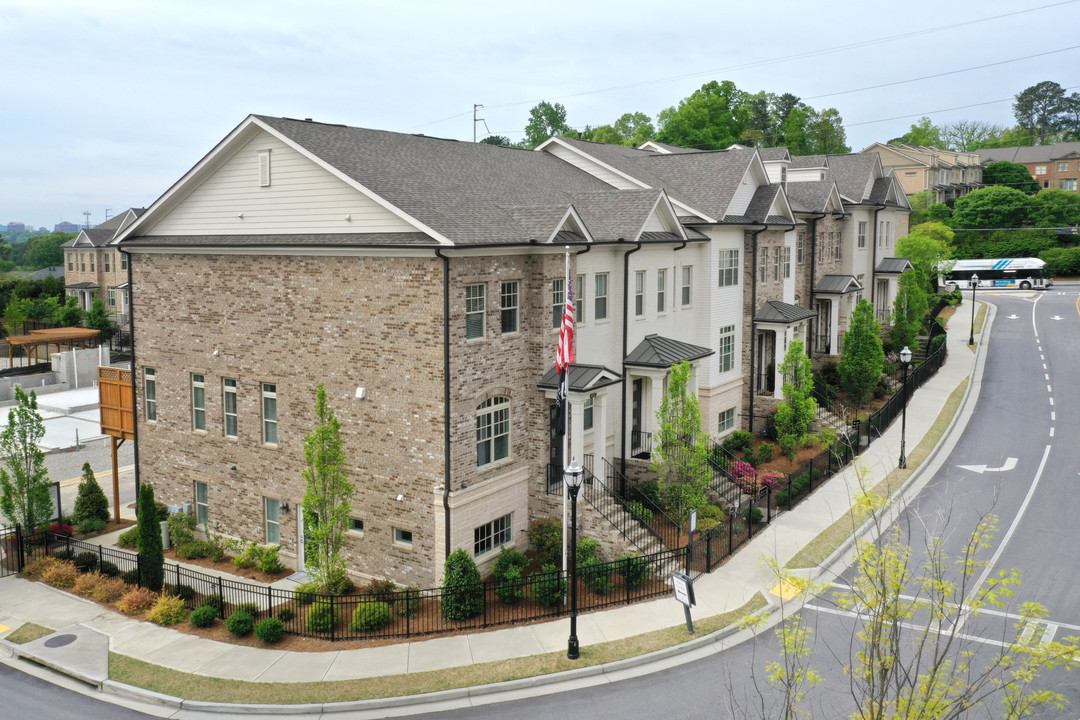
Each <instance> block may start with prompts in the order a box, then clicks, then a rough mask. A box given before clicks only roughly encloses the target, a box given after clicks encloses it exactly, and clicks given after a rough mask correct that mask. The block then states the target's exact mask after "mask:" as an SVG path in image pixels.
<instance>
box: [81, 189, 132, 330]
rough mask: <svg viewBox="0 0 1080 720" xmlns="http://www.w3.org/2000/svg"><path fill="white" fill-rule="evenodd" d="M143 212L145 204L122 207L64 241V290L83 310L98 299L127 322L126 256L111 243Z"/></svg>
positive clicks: (116, 317) (120, 322) (115, 317)
mask: <svg viewBox="0 0 1080 720" xmlns="http://www.w3.org/2000/svg"><path fill="white" fill-rule="evenodd" d="M143 212H145V209H144V208H131V209H129V210H125V211H124V212H122V213H119V214H117V215H114V216H113V217H111V218H109V219H108V220H106V221H105V222H103V223H101V224H100V225H98V226H97V227H94V228H89V229H84V230H80V231H79V234H78V235H76V236H75V237H74V238H72V239H71V240H68V241H67V242H66V243H64V245H63V250H64V291H65V292H66V293H67V294H68V295H69V296H71V297H75V298H78V299H79V307H81V308H82V309H83V310H89V309H90V307H91V305H92V304H93V302H94V300H101V301H102V302H103V303H105V309H106V310H108V311H109V313H110V314H111V315H112V316H113V321H114V322H116V323H117V324H118V325H121V326H124V325H127V323H128V307H129V305H130V303H129V297H130V296H129V293H128V273H127V270H128V268H127V257H126V256H125V255H124V254H123V253H121V252H118V250H117V248H116V247H114V246H112V245H111V244H110V243H112V241H113V240H115V239H117V238H118V237H119V236H120V233H122V232H123V231H124V230H125V229H126V228H127V227H128V226H129V225H131V223H133V222H135V220H136V219H137V218H138V217H139V215H141V214H142V213H143Z"/></svg>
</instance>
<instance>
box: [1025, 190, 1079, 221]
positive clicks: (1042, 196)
mask: <svg viewBox="0 0 1080 720" xmlns="http://www.w3.org/2000/svg"><path fill="white" fill-rule="evenodd" d="M1032 201H1033V202H1034V205H1035V206H1034V207H1033V208H1032V211H1031V220H1032V224H1034V225H1035V227H1043V228H1059V227H1070V226H1073V225H1077V224H1080V195H1077V194H1076V193H1074V192H1069V191H1068V190H1061V189H1059V188H1047V189H1046V190H1043V191H1042V192H1040V193H1039V194H1038V195H1036V196H1035V197H1034V198H1032Z"/></svg>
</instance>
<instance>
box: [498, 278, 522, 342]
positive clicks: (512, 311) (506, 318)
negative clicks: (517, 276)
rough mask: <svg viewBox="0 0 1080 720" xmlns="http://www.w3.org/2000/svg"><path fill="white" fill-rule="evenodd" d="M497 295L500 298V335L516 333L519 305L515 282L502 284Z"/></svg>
mask: <svg viewBox="0 0 1080 720" xmlns="http://www.w3.org/2000/svg"><path fill="white" fill-rule="evenodd" d="M499 294H500V296H501V297H502V311H501V317H502V333H503V335H507V334H509V333H516V332H517V331H518V307H519V303H520V299H519V296H518V283H517V280H512V281H510V282H504V283H503V284H502V288H501V291H500V293H499Z"/></svg>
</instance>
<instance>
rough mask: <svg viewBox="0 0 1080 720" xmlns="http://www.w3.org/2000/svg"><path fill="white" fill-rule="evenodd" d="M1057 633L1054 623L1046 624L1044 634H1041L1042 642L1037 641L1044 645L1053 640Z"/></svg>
mask: <svg viewBox="0 0 1080 720" xmlns="http://www.w3.org/2000/svg"><path fill="white" fill-rule="evenodd" d="M1057 631H1058V626H1057V625H1055V624H1054V623H1046V632H1044V633H1043V636H1042V640H1040V641H1039V642H1040V644H1042V645H1045V644H1047V643H1048V642H1050V641H1051V640H1053V639H1054V636H1055V635H1057Z"/></svg>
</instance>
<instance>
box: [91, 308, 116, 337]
mask: <svg viewBox="0 0 1080 720" xmlns="http://www.w3.org/2000/svg"><path fill="white" fill-rule="evenodd" d="M85 322H86V327H88V328H91V329H94V330H100V331H101V335H100V336H99V337H100V338H101V340H103V341H104V340H108V339H109V338H111V337H112V336H113V333H115V332H116V323H114V322H113V321H112V318H111V317H109V312H108V311H107V310H106V309H105V303H103V302H101V300H94V302H93V304H91V306H90V310H89V311H87V313H86V317H85Z"/></svg>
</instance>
